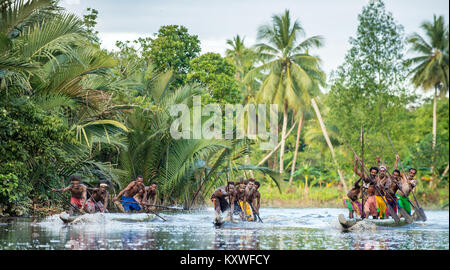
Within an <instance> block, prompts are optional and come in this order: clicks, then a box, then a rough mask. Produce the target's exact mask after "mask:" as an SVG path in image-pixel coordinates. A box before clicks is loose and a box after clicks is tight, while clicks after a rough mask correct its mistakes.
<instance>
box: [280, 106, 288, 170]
mask: <svg viewBox="0 0 450 270" xmlns="http://www.w3.org/2000/svg"><path fill="white" fill-rule="evenodd" d="M287 120H288V119H287V102H286V101H284V107H283V128H282V130H281V148H280V174H283V171H284V164H283V156H284V146H285V142H286V138H285V136H284V135H285V134H286V127H287Z"/></svg>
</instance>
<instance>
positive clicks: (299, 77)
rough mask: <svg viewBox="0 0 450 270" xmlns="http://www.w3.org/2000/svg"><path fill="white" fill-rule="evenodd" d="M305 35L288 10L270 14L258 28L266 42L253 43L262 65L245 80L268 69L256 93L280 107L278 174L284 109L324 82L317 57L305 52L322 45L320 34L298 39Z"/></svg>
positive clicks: (303, 100) (306, 99) (299, 103)
mask: <svg viewBox="0 0 450 270" xmlns="http://www.w3.org/2000/svg"><path fill="white" fill-rule="evenodd" d="M303 36H305V33H304V29H303V28H302V26H301V25H300V23H299V22H298V21H294V22H293V23H292V21H291V16H290V14H289V10H286V11H285V12H284V14H281V15H274V16H273V17H272V24H267V25H263V26H261V27H259V29H258V35H257V39H258V40H260V41H265V42H266V43H259V44H257V45H255V49H256V52H257V54H258V56H259V57H260V59H262V64H261V65H260V66H258V67H256V68H254V69H253V70H251V71H250V72H249V73H248V74H247V76H246V80H251V79H253V78H254V76H255V75H256V74H257V73H258V72H260V71H266V72H268V76H267V78H266V79H265V80H264V82H263V83H262V85H261V87H260V89H259V90H258V93H257V100H258V101H262V102H265V103H273V104H278V105H279V106H281V107H282V108H283V125H282V132H281V133H282V135H281V143H282V144H281V148H280V173H283V171H284V168H283V166H284V163H283V155H284V148H285V147H284V145H285V134H286V127H287V122H288V119H287V118H288V110H289V109H294V110H298V108H299V107H301V106H306V105H307V104H309V100H310V99H311V97H312V96H316V95H317V94H318V90H319V89H318V87H317V85H318V84H322V85H323V84H324V83H325V74H324V73H323V71H322V70H321V69H320V67H319V63H320V59H319V58H318V57H315V56H312V55H309V54H308V50H309V49H311V48H318V47H321V46H322V45H323V38H322V37H321V36H312V37H309V38H306V39H305V40H303V41H301V42H298V40H299V38H301V37H303Z"/></svg>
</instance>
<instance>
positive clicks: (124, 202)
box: [120, 200, 167, 221]
mask: <svg viewBox="0 0 450 270" xmlns="http://www.w3.org/2000/svg"><path fill="white" fill-rule="evenodd" d="M120 202H124V203H134V204H139V205H140V203H137V202H129V201H122V200H121V201H120ZM144 205H145V204H144ZM148 211H149V212H151V213H152V214H154V215H156V216H157V217H159V218H160V219H162V220H164V221H167V220H166V219H165V218H163V217H162V216H160V215H158V214H157V213H155V212H153V211H152V210H150V209H148Z"/></svg>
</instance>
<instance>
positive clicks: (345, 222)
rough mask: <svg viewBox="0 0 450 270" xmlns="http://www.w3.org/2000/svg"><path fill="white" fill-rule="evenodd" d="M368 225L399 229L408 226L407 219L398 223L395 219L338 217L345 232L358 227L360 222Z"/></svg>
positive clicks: (341, 215)
mask: <svg viewBox="0 0 450 270" xmlns="http://www.w3.org/2000/svg"><path fill="white" fill-rule="evenodd" d="M363 220H364V222H365V223H368V224H373V225H375V226H383V227H399V226H404V225H408V224H410V223H408V222H407V221H406V220H405V218H400V221H399V222H396V221H395V220H394V219H370V218H369V219H361V218H352V219H350V218H346V217H345V216H344V215H343V214H340V215H339V216H338V221H339V224H340V225H341V226H342V229H344V230H351V228H352V227H353V226H355V225H357V224H358V223H359V222H361V221H363Z"/></svg>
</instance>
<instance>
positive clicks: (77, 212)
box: [38, 178, 80, 214]
mask: <svg viewBox="0 0 450 270" xmlns="http://www.w3.org/2000/svg"><path fill="white" fill-rule="evenodd" d="M38 180H39V181H40V182H41V183H43V184H44V185H45V186H46V187H48V188H49V189H52V187H50V186H49V185H48V184H47V183H45V182H44V181H42V180H41V179H39V178H38ZM54 193H55V194H58V197H59V198H60V199H61V201H62V202H64V203H66V204H68V205H70V207H72V208H73V209H75V210H76V211H75V213H74V214H79V213H80V209H78V208H77V207H75V206H73V205H72V204H71V203H70V202H68V201H67V199H66V198H64V197H63V196H62V195H61V194H60V193H58V192H54Z"/></svg>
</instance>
